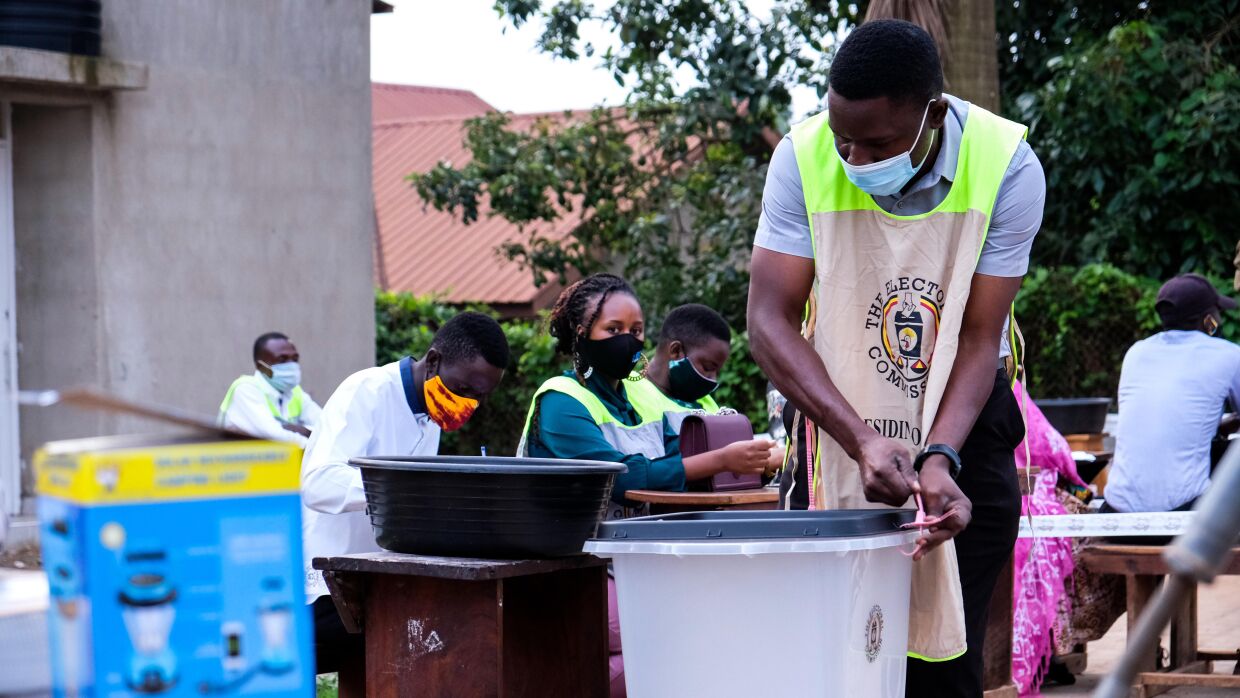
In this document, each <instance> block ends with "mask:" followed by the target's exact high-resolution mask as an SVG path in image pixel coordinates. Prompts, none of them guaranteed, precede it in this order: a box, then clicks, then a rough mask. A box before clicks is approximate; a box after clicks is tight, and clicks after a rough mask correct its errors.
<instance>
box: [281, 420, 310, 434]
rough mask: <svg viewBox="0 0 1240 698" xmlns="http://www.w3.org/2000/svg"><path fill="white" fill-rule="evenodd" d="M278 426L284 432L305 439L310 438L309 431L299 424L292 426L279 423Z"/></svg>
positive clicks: (287, 423)
mask: <svg viewBox="0 0 1240 698" xmlns="http://www.w3.org/2000/svg"><path fill="white" fill-rule="evenodd" d="M280 425H281V426H283V427H284V431H291V432H293V433H294V434H301V435H302V436H304V437H306V438H310V430H309V429H307V428H305V427H303V426H302V425H300V424H294V423H292V422H280Z"/></svg>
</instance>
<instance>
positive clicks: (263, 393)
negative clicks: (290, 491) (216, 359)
mask: <svg viewBox="0 0 1240 698" xmlns="http://www.w3.org/2000/svg"><path fill="white" fill-rule="evenodd" d="M254 377H255V378H256V379H257V380H252V381H244V382H243V383H241V385H238V386H237V389H236V390H234V391H233V397H232V403H231V404H229V405H228V411H227V412H225V413H224V419H223V422H222V424H223V425H224V426H226V427H229V428H232V429H236V430H238V431H243V432H245V433H247V434H250V435H252V436H256V437H258V438H260V439H268V440H271V441H287V442H289V443H294V444H297V445H298V446H301V447H302V448H305V447H306V441H307V439H306V437H304V436H302V435H301V434H298V433H296V432H292V431H289V430H288V429H285V428H284V426H283V425H282V424H280V420H279V419H276V417H275V415H273V414H272V413H271V408H270V407H269V406H268V404H267V400H268V399H270V400H271V404H273V405H275V406H276V408H277V409H278V410H280V418H281V419H283V420H284V421H286V422H287V421H291V420H289V418H288V403H289V401H290V400H291V395H290V394H289V393H281V392H280V391H278V390H276V389H275V388H273V387H271V384H270V383H268V382H267V378H266V377H265V376H263V374H261V373H259V372H258V371H255V372H254ZM302 392H303V393H304V394H303V396H302V399H301V416H300V417H299V418H298V419H297V423H298V424H300V425H302V426H304V427H305V428H307V429H309V430H310V431H311V432H313V431H314V430H315V428H316V427H317V426H318V424H319V417H320V415H321V414H322V411H323V408H321V407H319V404H318V403H317V402H315V401H314V398H312V397H310V393H307V392H305V389H304V388H303V389H302Z"/></svg>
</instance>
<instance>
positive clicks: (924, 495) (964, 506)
mask: <svg viewBox="0 0 1240 698" xmlns="http://www.w3.org/2000/svg"><path fill="white" fill-rule="evenodd" d="M920 481H921V501H922V503H923V504H924V505H925V507H926V518H927V519H936V518H938V519H941V521H940V522H939V523H938V524H936V525H934V526H930V527H928V528H926V529H925V535H924V536H922V537H921V538H920V539H918V541H917V551H916V552H915V553H914V554H913V559H914V560H920V559H921V558H923V557H925V555H926V553H928V552H930V551H931V550H933V549H934V548H937V547H938V546H940V545H942V544H943V543H945V542H947V541H948V540H951V539H952V538H954V537H956V535H957V534H958V533H960V532H961V531H963V530H964V529H965V528H966V527H967V526H968V525H969V521H971V520H972V519H973V503H972V502H970V501H969V498H968V497H966V496H964V493H963V492H961V491H960V487H958V486H957V485H956V481H955V480H953V479H952V476H951V473H950V472H949V471H948V464H947V459H946V458H944V457H943V456H935V457H933V458H931V459H929V460H927V461H926V462H925V463H924V464H922V469H921V477H920Z"/></svg>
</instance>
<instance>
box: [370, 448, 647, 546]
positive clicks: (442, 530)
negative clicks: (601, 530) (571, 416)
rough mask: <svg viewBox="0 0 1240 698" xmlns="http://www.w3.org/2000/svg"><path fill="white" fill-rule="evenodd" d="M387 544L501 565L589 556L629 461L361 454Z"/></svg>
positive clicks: (382, 542) (380, 535) (375, 521)
mask: <svg viewBox="0 0 1240 698" xmlns="http://www.w3.org/2000/svg"><path fill="white" fill-rule="evenodd" d="M349 464H350V465H352V466H355V467H357V468H359V469H360V470H361V471H362V484H363V486H364V488H365V490H366V505H367V506H366V509H367V512H368V513H369V514H370V523H371V525H372V526H373V528H374V531H375V542H376V543H378V545H379V547H381V548H384V549H386V550H391V551H393V552H398V553H416V554H421V555H444V556H453V557H480V558H498V559H521V558H544V557H563V556H566V555H575V554H577V553H580V552H581V548H582V545H584V543H585V541H586V540H587V539H589V538H591V537H592V536H593V535H594V532H595V529H597V528H598V524H599V521H600V520H602V518H603V515H604V514H605V513H606V511H607V501H608V498H609V497H610V496H611V488H612V485H613V484H614V483H615V479H616V475H618V474H620V473H623V472H625V471H626V470H627V469H628V468H627V467H626V466H625V465H623V464H621V463H602V462H598V461H574V460H552V459H542V458H489V457H479V456H408V457H382V458H354V459H352V460H350V461H349Z"/></svg>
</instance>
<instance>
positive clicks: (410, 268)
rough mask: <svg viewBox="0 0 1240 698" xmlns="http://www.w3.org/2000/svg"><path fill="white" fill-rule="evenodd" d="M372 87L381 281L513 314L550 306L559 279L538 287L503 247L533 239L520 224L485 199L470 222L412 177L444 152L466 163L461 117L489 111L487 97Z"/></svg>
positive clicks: (522, 118)
mask: <svg viewBox="0 0 1240 698" xmlns="http://www.w3.org/2000/svg"><path fill="white" fill-rule="evenodd" d="M373 94H374V104H375V111H374V114H375V117H376V118H375V123H374V126H373V130H372V134H373V146H374V156H373V166H372V167H373V187H374V196H375V218H376V225H377V231H376V232H377V234H376V254H375V276H376V282H377V283H378V285H379V286H380V287H381V288H383V289H385V290H393V291H409V292H411V293H414V294H418V295H421V294H428V293H434V294H437V295H440V296H441V297H443V298H444V300H446V301H448V302H452V303H471V302H480V303H486V304H489V305H492V306H493V307H496V308H497V309H499V310H501V312H505V313H508V314H529V313H532V312H533V311H536V310H538V309H540V308H543V307H546V306H548V305H550V303H551V302H552V301H554V299H555V296H556V294H557V293H558V292H559V286H558V285H556V284H554V283H548V284H544V285H543V286H541V287H539V286H535V284H534V279H533V275H532V274H531V273H530V271H529V270H527V269H522V268H521V267H520V266H519V265H518V264H517V263H516V262H513V261H509V260H508V259H506V258H505V257H503V256H502V255H501V254H500V253H499V252H498V248H499V247H500V245H502V244H503V243H505V242H509V241H523V240H526V239H528V238H527V237H526V236H525V235H523V234H522V233H521V232H520V231H518V230H517V227H516V226H515V225H513V224H511V223H509V222H508V221H506V220H504V219H503V218H500V217H498V216H489V215H488V213H489V208H488V207H487V206H486V204H485V202H483V204H482V205H481V206H480V207H479V216H478V220H477V221H476V222H474V223H472V224H470V225H465V224H464V223H462V222H461V219H460V216H459V213H447V212H439V211H436V210H435V209H434V208H431V207H429V206H426V205H425V203H424V202H423V200H422V198H421V197H419V196H418V194H417V192H416V191H415V190H414V189H413V188H412V187H411V186H410V184H409V182H408V181H406V180H405V177H406V176H408V175H409V174H410V173H411V172H425V171H427V170H430V169H431V168H433V167H434V166H435V165H436V164H437V163H438V162H440V161H448V162H451V163H452V164H453V165H456V166H460V165H462V164H465V163H467V162H468V161H469V153H468V151H466V149H465V147H464V146H463V144H462V140H463V135H464V121H465V119H467V118H469V117H471V116H477V115H479V114H482V113H484V112H486V111H490V109H491V108H490V106H489V105H487V104H486V103H485V102H483V101H482V100H481V99H478V97H477V96H476V95H474V94H473V93H472V92H467V91H464V90H442V89H437V88H416V87H409V88H406V87H403V86H395V85H375V86H374V90H373ZM471 109H472V110H473V111H470V110H471ZM380 116H382V117H384V118H380ZM543 116H545V115H519V116H514V117H513V127H515V128H522V127H526V128H528V126H529V125H531V124H533V122H534V121H535V120H536V119H538V118H542V117H543ZM552 118H554V117H552ZM571 228H572V225H571V221H570V222H562V221H561V222H557V223H556V224H555V225H554V226H545V227H544V228H543V229H541V230H540V231H539V232H540V233H541V234H544V235H548V236H551V237H556V238H558V237H561V236H563V235H564V234H565V233H567V232H568V231H569V230H571Z"/></svg>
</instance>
